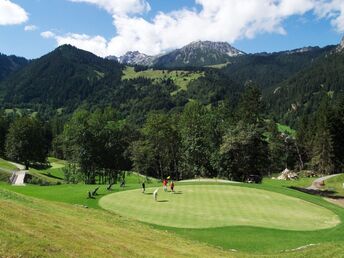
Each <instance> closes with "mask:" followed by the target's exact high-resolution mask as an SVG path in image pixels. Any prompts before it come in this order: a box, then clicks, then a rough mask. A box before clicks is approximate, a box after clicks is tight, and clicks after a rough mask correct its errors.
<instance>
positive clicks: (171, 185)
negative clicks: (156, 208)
mask: <svg viewBox="0 0 344 258" xmlns="http://www.w3.org/2000/svg"><path fill="white" fill-rule="evenodd" d="M170 187H171V191H172V192H174V182H173V181H171V184H170Z"/></svg>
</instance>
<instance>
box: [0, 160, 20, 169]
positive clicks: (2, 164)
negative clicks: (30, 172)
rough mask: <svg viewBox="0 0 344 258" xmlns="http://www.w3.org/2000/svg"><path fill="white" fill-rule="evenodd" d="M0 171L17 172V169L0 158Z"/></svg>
mask: <svg viewBox="0 0 344 258" xmlns="http://www.w3.org/2000/svg"><path fill="white" fill-rule="evenodd" d="M0 169H3V170H6V171H11V170H17V167H16V166H14V165H12V164H11V163H9V162H8V161H6V160H3V159H1V158H0Z"/></svg>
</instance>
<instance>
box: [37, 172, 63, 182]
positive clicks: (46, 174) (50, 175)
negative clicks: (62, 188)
mask: <svg viewBox="0 0 344 258" xmlns="http://www.w3.org/2000/svg"><path fill="white" fill-rule="evenodd" d="M42 175H45V176H47V177H50V178H54V179H59V180H63V178H61V177H58V176H53V175H52V174H49V173H42Z"/></svg>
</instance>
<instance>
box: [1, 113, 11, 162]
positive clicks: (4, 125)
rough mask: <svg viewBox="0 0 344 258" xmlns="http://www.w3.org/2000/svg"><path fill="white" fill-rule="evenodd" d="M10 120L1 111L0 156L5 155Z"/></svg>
mask: <svg viewBox="0 0 344 258" xmlns="http://www.w3.org/2000/svg"><path fill="white" fill-rule="evenodd" d="M8 127H9V121H8V119H7V118H6V117H5V116H3V115H2V113H1V112H0V157H4V156H5V141H6V135H7V132H8Z"/></svg>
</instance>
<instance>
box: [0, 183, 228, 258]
mask: <svg viewBox="0 0 344 258" xmlns="http://www.w3.org/2000/svg"><path fill="white" fill-rule="evenodd" d="M0 207H1V209H0V226H1V231H0V257H161V256H162V255H163V256H165V257H210V256H211V257H224V256H229V255H230V253H229V252H225V251H222V250H220V249H217V248H214V247H209V246H207V245H205V244H201V243H196V242H193V241H185V239H182V238H181V237H178V236H176V235H174V234H171V233H166V232H162V231H158V230H153V229H152V228H150V227H148V226H146V225H142V224H140V223H138V222H135V221H130V220H127V219H125V218H122V217H120V216H117V215H114V214H110V213H108V212H105V211H102V210H95V209H85V208H82V207H79V206H72V205H67V204H61V203H58V204H57V203H52V202H47V201H43V200H38V199H33V198H29V197H24V196H22V195H18V194H14V193H11V192H8V191H4V190H1V189H0Z"/></svg>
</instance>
